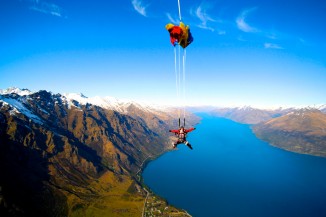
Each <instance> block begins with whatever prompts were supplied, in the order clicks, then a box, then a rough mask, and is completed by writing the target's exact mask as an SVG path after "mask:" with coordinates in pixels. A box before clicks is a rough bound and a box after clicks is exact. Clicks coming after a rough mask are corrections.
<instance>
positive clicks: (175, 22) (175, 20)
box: [166, 13, 179, 24]
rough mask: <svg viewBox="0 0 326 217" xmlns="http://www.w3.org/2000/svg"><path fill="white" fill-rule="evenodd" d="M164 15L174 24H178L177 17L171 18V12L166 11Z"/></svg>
mask: <svg viewBox="0 0 326 217" xmlns="http://www.w3.org/2000/svg"><path fill="white" fill-rule="evenodd" d="M166 16H167V17H168V19H169V20H170V22H171V23H174V24H178V23H179V18H173V17H172V16H171V14H169V13H166Z"/></svg>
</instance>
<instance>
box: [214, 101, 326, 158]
mask: <svg viewBox="0 0 326 217" xmlns="http://www.w3.org/2000/svg"><path fill="white" fill-rule="evenodd" d="M325 108H326V106H325V105H322V106H317V107H316V106H314V107H309V106H308V107H305V108H278V109H274V110H272V109H266V110H264V109H257V108H252V107H248V106H247V107H237V108H215V109H213V110H212V111H211V112H210V113H211V114H212V115H214V116H218V117H224V118H228V119H231V120H233V121H236V122H239V123H244V124H250V125H251V128H252V130H253V132H254V133H255V134H256V136H257V137H258V138H260V139H262V140H264V141H266V142H268V143H269V144H271V145H273V146H276V147H279V148H282V149H285V150H288V151H293V152H297V153H302V154H310V155H315V156H322V157H326V109H325Z"/></svg>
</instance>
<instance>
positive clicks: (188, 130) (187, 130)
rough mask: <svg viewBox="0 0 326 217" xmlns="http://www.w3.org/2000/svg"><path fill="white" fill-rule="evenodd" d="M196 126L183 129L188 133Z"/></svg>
mask: <svg viewBox="0 0 326 217" xmlns="http://www.w3.org/2000/svg"><path fill="white" fill-rule="evenodd" d="M195 129H196V128H189V129H185V132H186V133H189V132H191V131H193V130H195Z"/></svg>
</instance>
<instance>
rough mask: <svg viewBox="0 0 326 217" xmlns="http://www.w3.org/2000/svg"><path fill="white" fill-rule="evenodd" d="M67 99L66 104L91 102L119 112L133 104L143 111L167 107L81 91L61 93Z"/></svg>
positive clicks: (74, 104)
mask: <svg viewBox="0 0 326 217" xmlns="http://www.w3.org/2000/svg"><path fill="white" fill-rule="evenodd" d="M62 95H63V96H64V98H65V99H66V100H67V103H68V106H69V107H70V106H76V107H78V106H77V105H76V102H78V103H80V104H81V105H86V104H92V105H95V106H99V107H101V108H104V109H110V110H114V111H117V112H119V113H128V112H129V108H130V106H135V107H136V108H138V109H140V110H142V111H145V112H161V111H164V110H166V109H167V107H162V106H156V105H153V104H150V103H145V102H141V103H138V102H135V101H132V100H128V99H117V98H114V97H111V96H106V97H99V96H95V97H86V96H84V95H83V94H81V93H64V94H62Z"/></svg>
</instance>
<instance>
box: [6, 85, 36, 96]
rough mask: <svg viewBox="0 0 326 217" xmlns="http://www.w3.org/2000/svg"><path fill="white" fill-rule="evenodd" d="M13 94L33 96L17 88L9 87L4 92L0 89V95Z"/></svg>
mask: <svg viewBox="0 0 326 217" xmlns="http://www.w3.org/2000/svg"><path fill="white" fill-rule="evenodd" d="M13 93H15V94H17V95H20V96H26V95H30V94H33V92H32V91H30V90H28V89H20V88H18V87H9V88H7V89H5V90H2V89H0V94H1V95H5V94H13Z"/></svg>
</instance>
